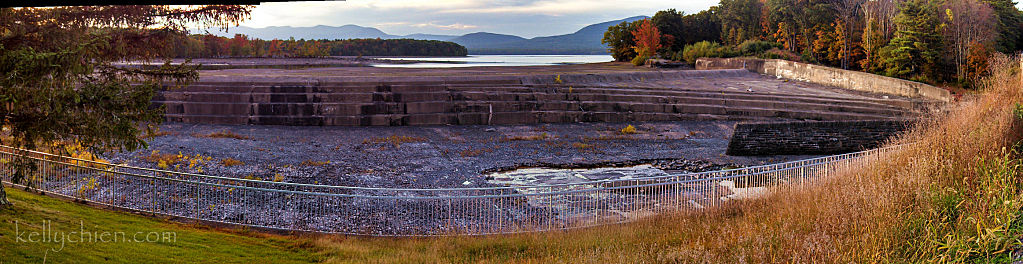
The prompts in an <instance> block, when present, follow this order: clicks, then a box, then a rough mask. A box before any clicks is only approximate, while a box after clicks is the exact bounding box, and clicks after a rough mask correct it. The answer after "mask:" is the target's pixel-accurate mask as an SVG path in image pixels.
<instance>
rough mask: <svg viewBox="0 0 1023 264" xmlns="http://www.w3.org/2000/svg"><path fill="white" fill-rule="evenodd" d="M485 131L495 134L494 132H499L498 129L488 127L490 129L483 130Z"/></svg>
mask: <svg viewBox="0 0 1023 264" xmlns="http://www.w3.org/2000/svg"><path fill="white" fill-rule="evenodd" d="M483 131H486V132H494V131H497V129H495V128H493V127H488V128H487V129H486V130H483Z"/></svg>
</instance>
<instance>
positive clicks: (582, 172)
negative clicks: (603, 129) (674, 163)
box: [487, 164, 668, 186]
mask: <svg viewBox="0 0 1023 264" xmlns="http://www.w3.org/2000/svg"><path fill="white" fill-rule="evenodd" d="M667 175H668V173H667V172H665V171H663V170H661V169H658V168H655V167H654V166H653V165H650V164H640V165H636V166H629V167H604V168H594V169H552V168H523V169H517V170H511V171H505V172H495V173H491V174H489V175H487V176H489V177H488V179H491V180H488V182H490V183H493V184H499V185H507V186H517V185H525V186H528V185H548V184H565V183H582V182H591V181H600V180H616V179H635V178H643V177H655V176H667Z"/></svg>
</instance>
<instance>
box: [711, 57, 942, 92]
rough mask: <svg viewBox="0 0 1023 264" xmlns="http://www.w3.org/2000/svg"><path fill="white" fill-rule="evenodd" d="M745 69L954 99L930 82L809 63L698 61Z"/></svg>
mask: <svg viewBox="0 0 1023 264" xmlns="http://www.w3.org/2000/svg"><path fill="white" fill-rule="evenodd" d="M743 68H745V69H747V70H750V71H753V72H758V73H761V74H767V75H772V76H777V77H781V78H787V79H795V80H801V81H807V82H811V83H817V84H822V85H828V86H835V87H840V88H846V89H850V90H857V91H865V92H872V93H883V94H892V95H899V96H906V97H923V98H927V99H932V100H937V101H942V102H949V101H951V100H952V96H951V94H950V93H949V91H948V90H945V89H942V88H938V87H934V86H930V85H927V84H923V83H919V82H913V81H907V80H902V79H897V78H891V77H886V76H880V75H876V74H870V73H865V72H858V71H849V70H842V69H836V68H831V67H825V66H820V65H813V64H808V63H800V62H793V61H786V60H763V59H750V58H727V59H723V58H701V59H698V60H696V69H698V70H706V69H743Z"/></svg>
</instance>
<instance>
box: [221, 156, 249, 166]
mask: <svg viewBox="0 0 1023 264" xmlns="http://www.w3.org/2000/svg"><path fill="white" fill-rule="evenodd" d="M220 164H221V165H224V167H231V166H238V165H243V164H245V162H242V161H240V160H236V159H232V158H226V159H221V160H220Z"/></svg>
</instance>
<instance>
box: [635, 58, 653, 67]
mask: <svg viewBox="0 0 1023 264" xmlns="http://www.w3.org/2000/svg"><path fill="white" fill-rule="evenodd" d="M648 59H650V57H649V56H636V57H635V58H632V65H636V66H643V64H646V60H648Z"/></svg>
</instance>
